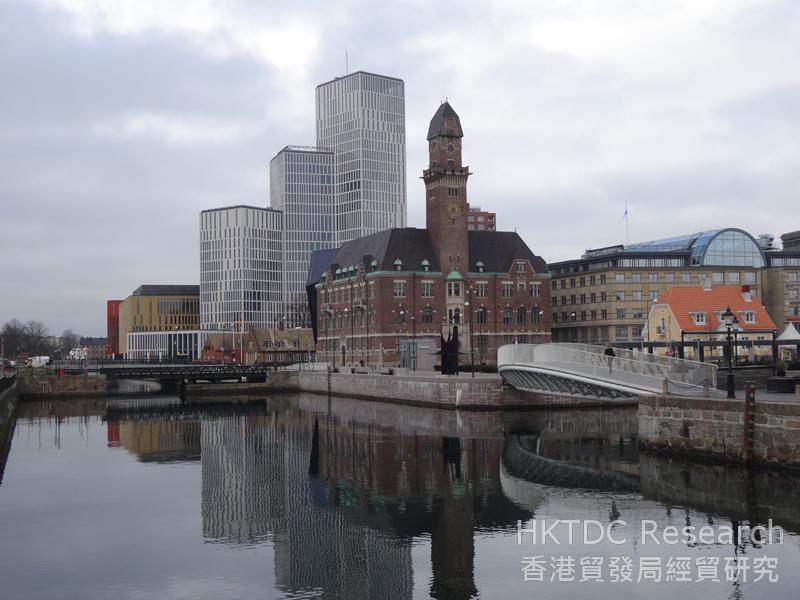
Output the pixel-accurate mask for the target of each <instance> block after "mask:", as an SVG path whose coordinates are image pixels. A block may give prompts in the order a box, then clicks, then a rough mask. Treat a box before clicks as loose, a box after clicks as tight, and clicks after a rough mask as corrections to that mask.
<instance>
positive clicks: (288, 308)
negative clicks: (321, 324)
mask: <svg viewBox="0 0 800 600" xmlns="http://www.w3.org/2000/svg"><path fill="white" fill-rule="evenodd" d="M283 308H284V310H283V315H284V318H285V319H286V321H285V324H286V327H289V328H294V327H311V313H310V312H309V310H308V304H307V303H306V302H288V303H286V304H284V305H283Z"/></svg>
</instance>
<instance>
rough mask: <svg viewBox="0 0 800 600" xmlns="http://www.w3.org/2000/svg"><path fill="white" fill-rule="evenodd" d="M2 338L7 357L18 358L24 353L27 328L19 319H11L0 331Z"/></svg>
mask: <svg viewBox="0 0 800 600" xmlns="http://www.w3.org/2000/svg"><path fill="white" fill-rule="evenodd" d="M0 337H2V338H3V342H2V346H3V351H4V352H5V355H6V356H8V357H11V358H16V357H17V356H19V354H20V353H21V352H24V350H23V346H24V345H25V326H24V325H23V324H22V322H21V321H20V320H19V319H11V320H10V321H8V322H7V323H5V324H4V325H3V329H2V330H0Z"/></svg>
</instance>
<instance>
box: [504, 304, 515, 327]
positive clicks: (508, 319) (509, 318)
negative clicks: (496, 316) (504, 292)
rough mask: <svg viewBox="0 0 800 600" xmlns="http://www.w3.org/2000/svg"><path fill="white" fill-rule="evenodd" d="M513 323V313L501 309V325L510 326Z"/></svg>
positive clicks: (506, 309)
mask: <svg viewBox="0 0 800 600" xmlns="http://www.w3.org/2000/svg"><path fill="white" fill-rule="evenodd" d="M513 322H514V311H512V310H511V309H510V308H508V307H506V308H504V309H503V325H511V324H512V323H513Z"/></svg>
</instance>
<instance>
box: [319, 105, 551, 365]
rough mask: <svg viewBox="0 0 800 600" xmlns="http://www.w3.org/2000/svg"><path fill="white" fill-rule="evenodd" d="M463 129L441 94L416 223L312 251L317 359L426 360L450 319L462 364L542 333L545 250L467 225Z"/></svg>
mask: <svg viewBox="0 0 800 600" xmlns="http://www.w3.org/2000/svg"><path fill="white" fill-rule="evenodd" d="M462 137H463V131H462V128H461V122H460V119H459V117H458V115H457V114H456V113H455V111H454V110H453V109H452V107H451V106H450V104H448V103H447V102H445V103H444V104H442V105H441V106H440V107H439V109H438V110H437V112H436V114H435V115H434V117H433V119H432V120H431V123H430V127H429V129H428V138H427V139H428V144H429V156H430V164H429V166H428V168H427V169H425V170H424V172H423V180H424V182H425V202H426V228H425V229H416V228H398V229H388V230H385V231H381V232H379V233H375V234H372V235H368V236H365V237H361V238H358V239H355V240H352V241H350V242H347V243H345V244H344V245H343V246H341V247H340V248H339V249H338V250H336V251H334V252H331V251H323V252H322V253H316V254H317V256H316V257H312V261H311V263H312V266H311V270H310V274H309V282H308V283H309V288H308V289H309V290H310V293H309V301H310V304H311V308H312V315H314V316H315V322H314V323H313V326H314V330H315V334H316V336H317V359H318V360H322V361H328V362H334V363H337V364H341V363H342V362H344V363H345V364H354V363H358V362H360V361H364V363H366V364H370V365H374V364H380V363H383V364H387V365H398V364H399V365H402V366H407V367H411V368H416V367H417V366H418V365H419V366H420V368H423V365H427V366H428V367H430V366H432V364H433V362H434V361H437V359H436V357H435V356H434V354H435V352H436V351H437V350H438V349H439V347H440V336H441V335H444V336H445V337H447V336H448V335H449V334H450V332H451V331H452V327H453V326H454V325H457V326H458V327H459V336H460V351H461V352H462V353H463V356H462V358H461V359H460V362H461V363H462V364H465V363H466V364H468V363H470V362H472V361H474V362H475V363H476V364H479V363H495V362H496V356H497V348H498V346H501V345H503V344H508V343H513V342H515V341H517V342H521V343H536V342H549V341H550V327H551V310H550V285H549V281H548V280H549V274H548V269H547V265H546V264H545V262H544V260H543V259H542V258H541V257H539V256H536V255H535V254H534V253H533V252H532V251H531V250H530V248H528V246H527V245H526V244H525V242H524V241H523V240H522V239H521V238H520V237H519V235H517V233H515V232H498V231H472V230H470V228H469V226H468V215H469V213H470V207H469V204H468V202H467V179H468V178H469V175H470V172H469V168H468V167H466V166H464V165H463V163H462V160H461V139H462ZM321 261H322V262H323V264H322V265H320V262H321ZM437 362H438V361H437Z"/></svg>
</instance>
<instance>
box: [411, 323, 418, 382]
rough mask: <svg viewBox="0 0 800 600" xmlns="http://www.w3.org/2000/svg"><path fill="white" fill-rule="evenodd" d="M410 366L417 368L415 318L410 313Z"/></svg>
mask: <svg viewBox="0 0 800 600" xmlns="http://www.w3.org/2000/svg"><path fill="white" fill-rule="evenodd" d="M411 352H412V354H411V368H412V369H413V370H414V371H416V370H417V319H416V315H411Z"/></svg>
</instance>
